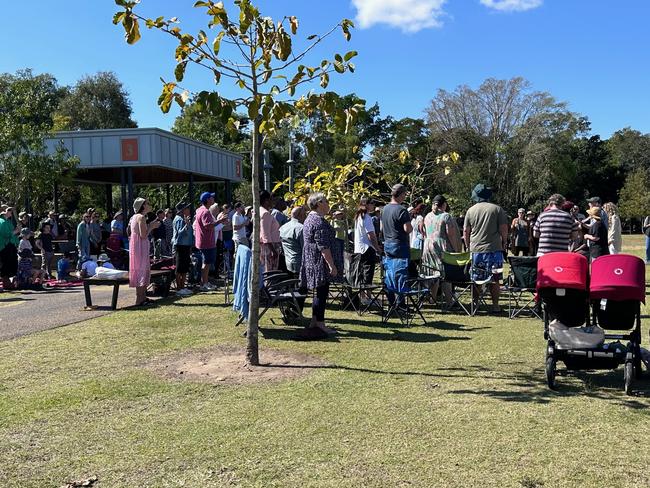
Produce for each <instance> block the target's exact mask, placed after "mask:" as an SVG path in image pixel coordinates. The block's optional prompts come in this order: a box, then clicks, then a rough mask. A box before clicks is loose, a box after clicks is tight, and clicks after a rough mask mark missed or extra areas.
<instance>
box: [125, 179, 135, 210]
mask: <svg viewBox="0 0 650 488" xmlns="http://www.w3.org/2000/svg"><path fill="white" fill-rule="evenodd" d="M126 185H127V186H126V191H127V198H128V202H127V205H128V209H127V211H128V215H129V218H128V220H131V217H132V216H133V200H134V198H133V168H126Z"/></svg>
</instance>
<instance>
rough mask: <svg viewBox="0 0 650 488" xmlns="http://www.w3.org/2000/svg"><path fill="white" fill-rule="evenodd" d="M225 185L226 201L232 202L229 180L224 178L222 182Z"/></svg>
mask: <svg viewBox="0 0 650 488" xmlns="http://www.w3.org/2000/svg"><path fill="white" fill-rule="evenodd" d="M224 185H225V191H226V203H227V204H231V203H232V188H231V186H230V180H226V181H225V182H224Z"/></svg>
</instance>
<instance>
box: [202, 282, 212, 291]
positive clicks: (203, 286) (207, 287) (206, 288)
mask: <svg viewBox="0 0 650 488" xmlns="http://www.w3.org/2000/svg"><path fill="white" fill-rule="evenodd" d="M213 289H214V288H211V287H210V285H209V284H207V283H206V284H205V285H201V287H200V288H199V291H203V292H206V291H212V290H213Z"/></svg>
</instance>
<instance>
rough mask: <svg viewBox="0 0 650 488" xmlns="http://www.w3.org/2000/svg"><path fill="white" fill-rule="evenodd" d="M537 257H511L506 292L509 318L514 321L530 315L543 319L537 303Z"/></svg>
mask: <svg viewBox="0 0 650 488" xmlns="http://www.w3.org/2000/svg"><path fill="white" fill-rule="evenodd" d="M537 260H538V258H537V257H536V256H522V257H519V256H510V257H509V258H508V262H509V263H510V273H509V274H508V277H507V278H506V282H505V290H506V291H507V292H508V317H509V318H511V319H514V318H515V317H518V316H519V315H521V314H524V313H528V314H530V315H531V317H537V318H538V319H541V318H542V316H541V309H540V308H539V306H538V305H537V303H536V291H537V290H536V288H537Z"/></svg>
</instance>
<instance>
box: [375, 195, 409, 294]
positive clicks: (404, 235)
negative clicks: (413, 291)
mask: <svg viewBox="0 0 650 488" xmlns="http://www.w3.org/2000/svg"><path fill="white" fill-rule="evenodd" d="M405 199H406V187H405V186H404V185H402V184H401V183H397V184H396V185H393V187H392V188H391V200H390V203H389V204H388V205H386V206H384V209H383V211H382V213H381V226H382V231H383V234H384V252H385V254H386V258H385V259H384V269H385V271H386V273H385V275H384V282H385V283H386V285H387V286H388V287H389V288H392V289H400V288H402V287H403V286H404V284H405V282H406V279H407V278H408V267H409V257H410V242H409V235H410V234H411V232H413V227H412V226H411V216H410V215H409V213H408V211H407V210H406V208H404V206H403V205H402V203H403V202H404V200H405ZM386 296H387V298H388V303H390V304H393V303H394V301H395V294H394V293H393V292H392V291H391V292H388V293H386ZM399 300H403V297H400V298H399Z"/></svg>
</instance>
